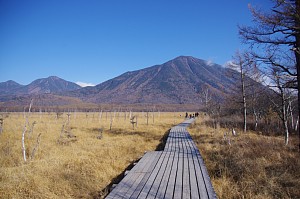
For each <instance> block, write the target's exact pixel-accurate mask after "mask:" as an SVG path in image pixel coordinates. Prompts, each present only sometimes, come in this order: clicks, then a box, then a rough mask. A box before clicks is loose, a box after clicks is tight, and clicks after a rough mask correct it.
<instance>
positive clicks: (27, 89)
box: [0, 76, 81, 95]
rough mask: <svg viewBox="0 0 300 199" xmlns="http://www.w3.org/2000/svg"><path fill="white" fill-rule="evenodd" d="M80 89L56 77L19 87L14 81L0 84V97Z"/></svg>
mask: <svg viewBox="0 0 300 199" xmlns="http://www.w3.org/2000/svg"><path fill="white" fill-rule="evenodd" d="M79 88H81V87H80V86H79V85H77V84H75V83H73V82H69V81H66V80H63V79H61V78H59V77H56V76H50V77H48V78H41V79H37V80H35V81H33V82H31V83H30V84H28V85H25V86H23V85H20V84H18V83H16V82H14V81H11V80H10V81H7V82H3V83H0V91H1V95H3V94H11V95H30V94H45V93H48V94H49V93H58V92H65V91H71V90H76V89H79Z"/></svg>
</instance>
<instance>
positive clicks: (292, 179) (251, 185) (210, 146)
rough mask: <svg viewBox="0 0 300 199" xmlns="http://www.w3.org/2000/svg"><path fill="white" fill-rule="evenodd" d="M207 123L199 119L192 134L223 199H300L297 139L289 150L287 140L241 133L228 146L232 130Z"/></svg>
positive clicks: (215, 186) (219, 195)
mask: <svg viewBox="0 0 300 199" xmlns="http://www.w3.org/2000/svg"><path fill="white" fill-rule="evenodd" d="M206 119H207V118H206ZM206 119H201V120H200V119H199V120H198V121H197V122H196V124H194V125H192V126H191V128H190V130H189V131H190V133H191V134H192V137H193V139H194V141H195V142H196V144H197V146H198V147H199V149H200V152H201V154H202V156H203V158H204V160H205V164H206V167H207V169H208V172H209V174H210V176H211V180H212V183H213V186H214V189H215V191H216V193H217V195H218V197H219V198H225V199H226V198H251V199H252V198H264V199H265V198H300V189H299V187H300V180H299V179H300V155H299V152H298V150H297V138H296V137H292V138H291V142H290V144H289V145H288V146H285V145H284V138H283V137H272V136H263V135H259V134H256V133H255V132H247V133H246V134H244V133H241V131H238V136H236V137H233V136H232V135H231V136H229V137H230V144H228V139H227V140H224V137H223V136H224V132H229V129H221V128H219V129H213V128H210V127H208V126H205V125H204V123H205V120H206ZM227 138H228V136H227Z"/></svg>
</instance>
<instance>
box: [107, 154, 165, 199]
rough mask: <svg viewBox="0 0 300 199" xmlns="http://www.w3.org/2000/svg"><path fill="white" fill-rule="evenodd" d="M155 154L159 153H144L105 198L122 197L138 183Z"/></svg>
mask: <svg viewBox="0 0 300 199" xmlns="http://www.w3.org/2000/svg"><path fill="white" fill-rule="evenodd" d="M157 155H159V154H158V153H157V152H154V151H153V152H148V153H146V154H145V155H144V156H143V158H142V159H141V160H140V161H139V162H138V164H136V165H135V166H134V167H133V169H132V170H131V171H130V172H129V173H128V174H127V175H126V176H125V177H124V178H123V180H122V181H121V182H120V183H119V184H118V185H117V186H116V187H115V188H114V189H113V191H112V192H111V193H110V194H109V195H108V196H107V198H108V199H110V198H122V197H123V196H124V195H126V193H127V192H128V191H129V190H130V189H132V188H133V186H134V185H135V184H138V183H139V181H140V178H141V176H144V175H145V173H147V171H148V169H149V168H151V166H153V163H154V162H155V159H156V157H157Z"/></svg>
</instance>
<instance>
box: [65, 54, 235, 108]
mask: <svg viewBox="0 0 300 199" xmlns="http://www.w3.org/2000/svg"><path fill="white" fill-rule="evenodd" d="M227 73H230V74H231V76H232V75H234V76H238V73H237V72H236V71H233V70H230V69H225V68H223V67H222V66H220V65H217V64H207V62H206V61H204V60H201V59H197V58H194V57H188V56H180V57H177V58H175V59H173V60H171V61H168V62H166V63H164V64H162V65H155V66H152V67H149V68H145V69H142V70H137V71H132V72H127V73H124V74H122V75H120V76H118V77H116V78H113V79H111V80H108V81H106V82H104V83H101V84H98V85H97V86H95V87H88V88H82V89H79V90H76V91H72V92H70V93H69V94H68V95H70V96H74V97H80V98H81V99H83V100H85V101H88V102H94V103H165V104H183V103H184V104H189V103H191V104H194V103H199V102H200V100H201V99H200V98H201V92H202V91H203V90H204V89H209V92H210V93H211V95H212V98H213V99H214V100H222V99H224V97H225V96H226V95H227V94H229V93H230V88H232V87H233V86H234V85H235V83H236V82H235V81H234V80H233V79H232V78H230V77H229V76H228V75H227Z"/></svg>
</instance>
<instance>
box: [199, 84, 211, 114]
mask: <svg viewBox="0 0 300 199" xmlns="http://www.w3.org/2000/svg"><path fill="white" fill-rule="evenodd" d="M200 89H201V90H200V98H201V101H202V102H204V106H205V111H206V112H208V105H209V102H210V101H211V99H212V96H211V92H210V90H209V88H208V86H207V85H204V86H203V87H202V88H200Z"/></svg>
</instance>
